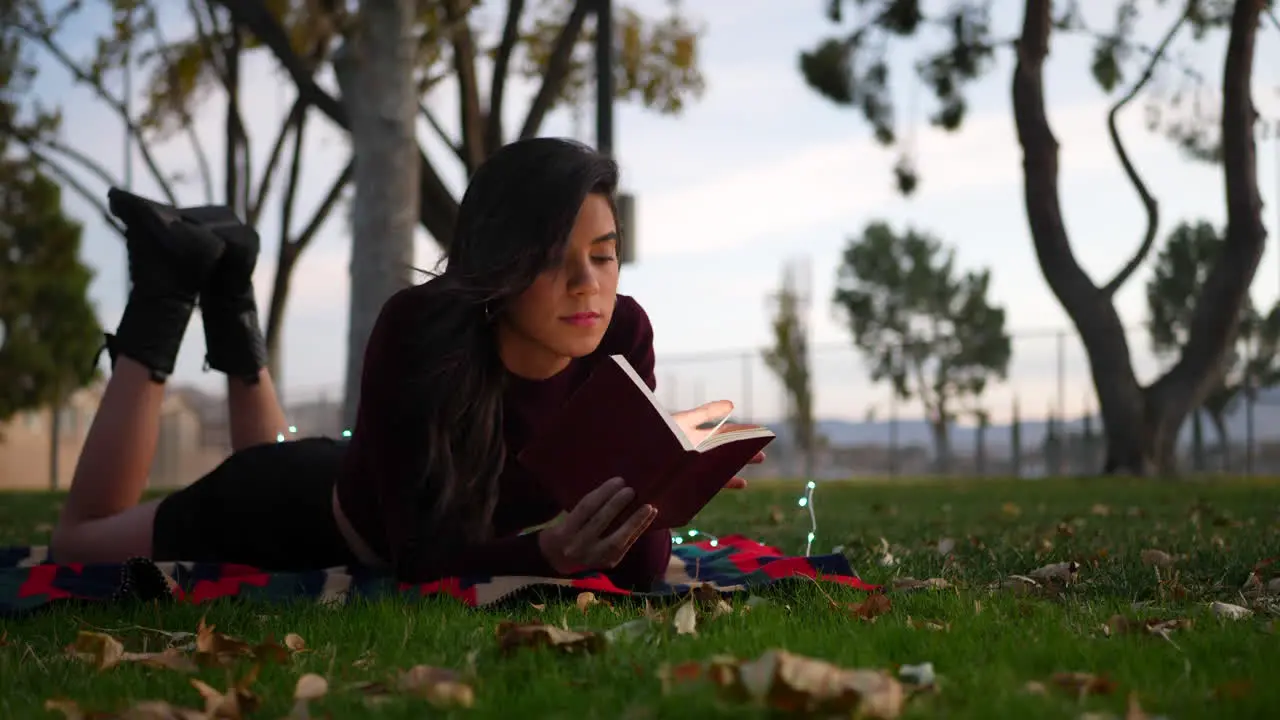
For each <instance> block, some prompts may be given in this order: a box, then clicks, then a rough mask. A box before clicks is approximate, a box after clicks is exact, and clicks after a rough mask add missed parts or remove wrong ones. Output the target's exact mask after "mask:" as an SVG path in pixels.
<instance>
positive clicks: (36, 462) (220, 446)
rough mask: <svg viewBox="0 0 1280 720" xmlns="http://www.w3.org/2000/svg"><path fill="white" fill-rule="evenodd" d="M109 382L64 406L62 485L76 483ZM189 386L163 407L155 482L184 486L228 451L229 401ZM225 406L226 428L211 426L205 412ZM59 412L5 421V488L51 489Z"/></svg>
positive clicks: (1, 434) (0, 479) (0, 450)
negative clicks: (205, 401)
mask: <svg viewBox="0 0 1280 720" xmlns="http://www.w3.org/2000/svg"><path fill="white" fill-rule="evenodd" d="M103 387H104V383H97V384H95V385H92V386H90V387H88V388H85V389H83V390H80V391H78V392H76V393H75V394H74V395H72V396H71V398H70V399H69V400H68V402H67V404H66V406H65V407H63V409H62V410H61V413H62V426H61V437H60V441H59V444H58V478H57V487H58V488H60V489H63V490H65V489H66V488H67V487H69V486H70V485H71V478H72V475H73V474H74V473H75V467H76V462H77V460H78V459H79V457H80V450H81V449H82V448H83V447H84V441H85V436H86V435H87V433H88V431H89V424H90V422H92V420H93V417H94V414H95V413H97V410H98V404H99V402H100V401H101V399H102V390H103ZM193 400H194V399H193V398H190V397H189V395H188V393H187V392H186V391H185V389H179V388H175V389H174V390H171V391H170V392H168V393H166V395H165V399H164V403H163V405H162V406H161V410H160V435H159V439H158V442H157V445H156V455H155V460H154V461H153V462H152V466H151V477H150V480H149V481H148V485H149V487H153V488H173V487H181V486H183V485H186V484H188V483H190V482H191V481H192V480H195V479H196V478H199V477H200V476H201V475H204V474H205V473H207V472H209V471H210V470H212V469H213V468H214V467H216V466H217V464H218V463H220V462H221V461H222V460H223V459H224V458H225V457H226V455H227V453H228V448H229V443H228V442H226V441H225V440H224V439H223V438H225V437H226V435H225V425H226V420H225V414H226V402H225V400H222V399H221V398H218V399H217V402H216V403H211V404H210V405H204V406H202V405H201V404H200V403H199V402H198V401H193ZM213 406H216V407H218V408H221V410H222V414H223V418H222V426H223V427H222V429H223V434H222V435H221V436H219V434H218V432H217V430H218V427H217V424H216V416H215V422H214V423H212V427H213V429H214V431H215V432H212V433H210V432H208V431H207V430H206V426H207V425H209V423H206V422H205V420H204V418H203V417H202V416H201V413H202V412H208V411H210V410H211V408H212V407H213ZM52 428H53V414H52V412H51V411H50V410H49V409H40V410H32V411H28V412H23V413H18V414H17V415H16V416H15V417H13V418H11V419H10V420H9V421H8V422H7V423H0V490H16V489H21V490H45V489H48V488H49V484H50V483H49V480H50V478H49V475H50V464H51V463H50V459H51V458H50V455H51V452H52V443H51V437H50V435H51V433H52Z"/></svg>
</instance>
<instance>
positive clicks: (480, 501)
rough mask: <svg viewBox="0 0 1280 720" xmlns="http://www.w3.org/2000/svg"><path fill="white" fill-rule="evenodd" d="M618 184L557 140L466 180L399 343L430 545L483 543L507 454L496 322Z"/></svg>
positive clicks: (592, 158)
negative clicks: (591, 201)
mask: <svg viewBox="0 0 1280 720" xmlns="http://www.w3.org/2000/svg"><path fill="white" fill-rule="evenodd" d="M617 185H618V168H617V165H616V164H615V163H614V162H613V160H611V159H609V158H608V157H606V156H604V155H601V154H599V153H597V152H595V151H594V150H592V149H591V148H589V147H587V146H585V145H582V144H579V143H576V142H573V141H569V140H561V139H553V138H537V139H532V140H522V141H519V142H515V143H512V144H510V145H507V146H505V147H503V148H501V149H500V150H498V151H497V152H496V153H494V154H493V155H492V156H491V157H490V158H489V159H488V160H487V161H486V162H484V163H483V164H482V165H481V166H480V167H479V168H478V169H477V170H476V172H475V174H474V176H472V178H471V182H470V184H469V185H468V186H467V191H466V193H465V194H464V195H463V197H462V203H461V206H460V207H459V210H458V221H457V225H456V226H455V229H454V236H453V242H452V245H451V247H450V248H449V249H448V252H447V257H446V266H445V270H444V272H443V273H441V274H439V275H437V276H436V277H434V278H432V279H431V280H428V281H427V283H426V287H424V288H423V289H422V290H423V294H424V296H426V297H427V298H428V300H427V301H426V302H423V303H422V304H421V307H422V315H421V319H420V321H419V322H418V323H417V329H416V331H415V332H414V333H413V337H411V338H404V341H405V342H406V349H407V350H408V351H409V352H410V353H411V357H412V358H413V362H414V367H415V368H420V370H415V373H416V374H415V375H414V376H413V378H412V380H411V386H412V387H410V388H406V390H407V392H406V395H405V402H406V403H408V404H411V405H412V406H413V410H412V412H411V416H412V421H413V422H414V423H415V424H417V425H418V426H419V427H421V435H420V437H421V438H422V446H421V448H422V450H421V455H420V456H419V457H420V463H419V466H420V468H421V475H420V477H419V478H418V479H417V480H418V482H419V486H418V487H417V488H415V490H416V497H417V498H418V511H419V512H418V515H419V517H420V518H421V525H420V526H419V532H420V533H422V534H423V535H424V536H425V537H430V538H432V539H433V540H434V542H431V543H428V544H429V545H432V546H434V547H436V548H441V547H442V546H445V547H447V546H448V545H449V544H451V542H455V541H458V540H466V541H479V540H484V539H486V538H488V537H490V535H491V533H492V521H493V512H494V508H495V506H496V505H497V501H498V476H499V475H500V474H501V473H502V469H503V465H504V461H505V459H506V452H507V448H506V444H505V442H504V439H503V416H502V394H503V389H504V386H505V378H506V371H505V368H504V367H503V364H502V360H501V358H500V357H499V355H498V347H497V338H496V334H495V329H494V327H493V324H494V322H495V321H496V318H497V317H498V316H499V315H500V314H501V313H502V311H503V308H504V306H505V305H506V303H507V302H508V301H510V300H511V299H512V298H514V297H515V296H517V295H519V294H520V293H522V292H523V291H524V290H525V289H527V288H528V287H529V286H530V285H532V284H533V282H534V280H535V279H536V278H537V276H538V275H539V274H540V273H541V272H543V271H544V270H545V269H547V268H548V267H549V265H550V264H551V263H552V262H555V261H556V260H557V259H558V258H559V257H560V255H561V253H562V252H563V250H564V246H565V244H566V242H567V241H568V238H569V234H570V232H571V231H572V229H573V225H574V222H575V221H576V220H577V216H578V211H579V209H580V208H581V207H582V203H583V201H584V200H585V199H586V198H587V196H588V195H589V194H593V193H596V194H601V195H604V196H605V197H607V198H608V199H609V202H610V204H611V205H613V203H614V193H615V192H616V190H617ZM615 214H616V213H615ZM424 549H425V548H424ZM427 552H430V550H427Z"/></svg>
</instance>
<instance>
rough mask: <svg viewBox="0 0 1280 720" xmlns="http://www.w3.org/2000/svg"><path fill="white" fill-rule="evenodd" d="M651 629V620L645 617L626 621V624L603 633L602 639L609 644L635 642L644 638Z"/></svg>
mask: <svg viewBox="0 0 1280 720" xmlns="http://www.w3.org/2000/svg"><path fill="white" fill-rule="evenodd" d="M652 629H653V620H652V619H650V618H647V617H640V618H636V619H635V620H628V621H627V622H624V623H622V624H621V625H618V626H617V627H613V628H610V629H609V630H607V631H605V634H604V637H605V639H606V640H608V641H609V642H611V643H614V642H620V641H626V640H635V639H637V638H640V637H644V636H645V635H646V634H648V633H649V631H650V630H652Z"/></svg>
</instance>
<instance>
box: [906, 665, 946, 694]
mask: <svg viewBox="0 0 1280 720" xmlns="http://www.w3.org/2000/svg"><path fill="white" fill-rule="evenodd" d="M898 677H900V678H903V679H904V680H906V681H907V682H908V683H910V684H911V685H913V686H915V688H916V689H921V690H923V689H926V688H932V687H935V686H936V685H937V683H938V675H937V673H935V672H934V670H933V663H931V662H924V663H920V664H919V665H903V666H901V667H899V668H898Z"/></svg>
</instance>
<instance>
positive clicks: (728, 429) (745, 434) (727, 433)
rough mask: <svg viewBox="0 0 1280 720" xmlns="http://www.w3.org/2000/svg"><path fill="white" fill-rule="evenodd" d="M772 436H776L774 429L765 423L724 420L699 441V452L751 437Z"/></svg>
mask: <svg viewBox="0 0 1280 720" xmlns="http://www.w3.org/2000/svg"><path fill="white" fill-rule="evenodd" d="M766 437H767V438H771V437H774V434H773V431H772V430H770V429H769V428H767V427H764V426H763V425H743V424H740V423H728V424H726V423H725V422H724V421H723V420H721V421H720V424H719V425H717V426H716V431H715V432H713V433H712V434H711V435H709V436H708V437H706V438H704V439H703V440H702V442H700V443H698V447H697V450H698V452H706V451H707V450H711V449H713V448H717V447H720V446H721V445H726V444H728V443H732V442H738V441H739V440H746V439H749V438H766Z"/></svg>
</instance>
